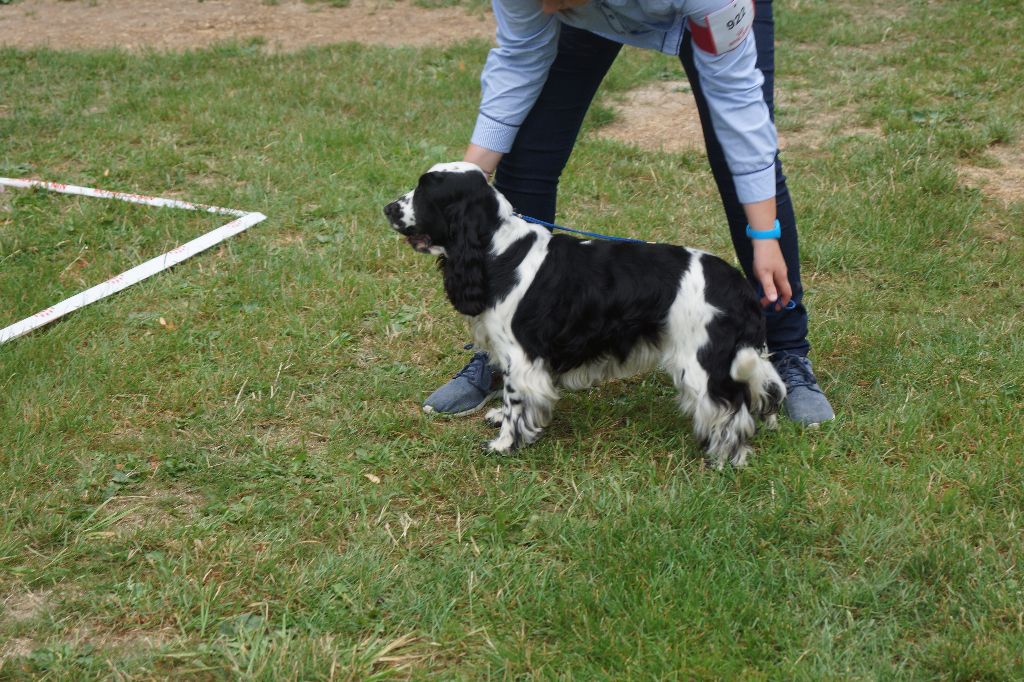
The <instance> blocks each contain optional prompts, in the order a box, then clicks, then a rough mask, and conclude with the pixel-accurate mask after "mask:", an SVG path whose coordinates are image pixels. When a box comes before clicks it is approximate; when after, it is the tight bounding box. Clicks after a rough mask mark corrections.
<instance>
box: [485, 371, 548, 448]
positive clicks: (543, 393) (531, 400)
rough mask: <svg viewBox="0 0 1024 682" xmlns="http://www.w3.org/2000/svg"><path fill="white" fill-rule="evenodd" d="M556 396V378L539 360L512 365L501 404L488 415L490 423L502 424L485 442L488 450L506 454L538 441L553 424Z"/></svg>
mask: <svg viewBox="0 0 1024 682" xmlns="http://www.w3.org/2000/svg"><path fill="white" fill-rule="evenodd" d="M557 399H558V393H557V391H555V388H554V381H553V380H552V378H551V375H550V374H549V373H548V372H547V371H546V370H544V369H543V368H542V366H541V364H540V363H539V362H535V363H529V364H528V365H525V366H522V365H521V366H519V367H516V366H515V365H513V366H511V367H510V368H509V372H508V374H507V376H506V377H505V388H504V391H503V395H502V401H501V407H500V408H495V409H493V410H491V411H490V412H488V413H487V415H486V416H485V418H486V419H487V421H488V422H490V423H492V424H495V425H499V424H500V426H501V430H500V431H499V432H498V437H497V438H495V439H494V440H492V441H490V442H488V443H486V445H485V447H486V448H487V450H489V451H491V452H497V453H500V454H505V453H508V452H512V451H513V450H515V449H516V448H519V447H522V446H524V445H529V444H530V443H532V442H534V441H535V440H537V439H538V438H539V437H540V434H541V432H542V431H543V430H544V427H546V426H547V425H548V424H549V423H551V414H552V412H553V409H554V405H555V401H556V400H557Z"/></svg>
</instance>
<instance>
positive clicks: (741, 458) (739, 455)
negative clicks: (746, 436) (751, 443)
mask: <svg viewBox="0 0 1024 682" xmlns="http://www.w3.org/2000/svg"><path fill="white" fill-rule="evenodd" d="M750 452H751V450H750V448H748V447H747V446H743V447H741V448H740V449H739V450H737V451H736V454H734V455H733V456H732V457H730V458H729V463H730V464H732V465H733V466H734V467H736V468H737V469H740V468H742V467H745V466H747V458H748V457H749V456H750Z"/></svg>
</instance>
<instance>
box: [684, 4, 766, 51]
mask: <svg viewBox="0 0 1024 682" xmlns="http://www.w3.org/2000/svg"><path fill="white" fill-rule="evenodd" d="M704 20H705V22H707V26H700V25H699V24H697V23H696V22H694V21H693V20H692V19H691V20H690V33H692V34H693V41H694V42H695V43H696V44H697V47H699V48H700V49H702V50H704V51H705V52H710V53H711V54H722V53H725V52H728V51H729V50H732V49H734V48H735V47H736V46H737V45H739V44H740V43H741V42H742V41H743V39H744V38H746V37H747V34H748V33H750V28H751V26H753V25H754V2H753V0H732V2H730V3H729V4H728V5H726V6H725V7H723V8H722V9H720V10H718V11H717V12H714V13H712V14H709V15H707V16H706V17H705V18H704Z"/></svg>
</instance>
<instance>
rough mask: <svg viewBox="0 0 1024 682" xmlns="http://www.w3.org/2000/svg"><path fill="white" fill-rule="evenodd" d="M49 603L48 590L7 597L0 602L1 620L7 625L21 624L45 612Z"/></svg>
mask: <svg viewBox="0 0 1024 682" xmlns="http://www.w3.org/2000/svg"><path fill="white" fill-rule="evenodd" d="M49 601H50V591H49V590H37V591H34V592H21V593H16V594H11V595H8V596H7V597H6V598H5V599H4V600H3V602H2V604H3V612H2V613H3V616H2V619H3V621H4V622H8V623H21V622H23V621H27V620H32V619H33V618H36V617H37V616H39V615H41V614H42V613H44V612H45V611H46V609H47V606H48V605H49Z"/></svg>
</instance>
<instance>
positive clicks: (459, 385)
mask: <svg viewBox="0 0 1024 682" xmlns="http://www.w3.org/2000/svg"><path fill="white" fill-rule="evenodd" d="M488 363H489V358H488V357H487V353H483V352H480V353H474V354H473V358H472V359H471V360H470V361H469V364H467V365H466V366H465V367H463V368H462V369H461V370H459V373H458V374H456V375H455V376H454V377H453V378H452V380H451V381H449V382H448V383H447V384H445V385H444V386H442V387H441V388H439V389H437V390H436V391H434V392H433V393H431V394H430V396H429V397H428V398H427V399H426V400H425V401H424V402H423V411H424V412H427V413H436V414H446V415H449V416H452V417H462V416H464V415H467V414H473V413H474V412H476V411H477V410H479V409H480V408H482V407H483V406H484V405H486V404H487V401H488V400H490V399H491V398H493V397H494V396H496V395H498V392H499V391H500V390H501V375H500V374H499V373H497V372H495V371H493V370H492V369H491V366H490V364H488Z"/></svg>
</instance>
